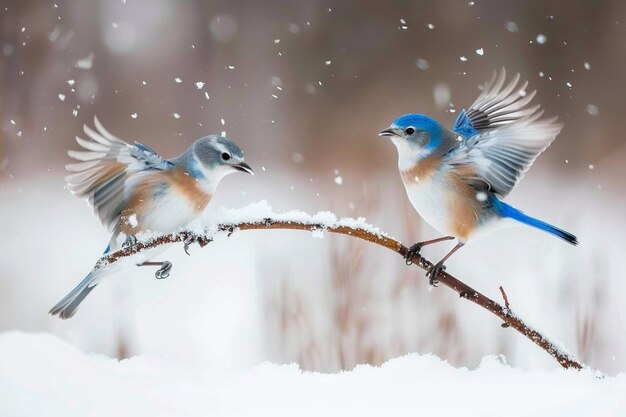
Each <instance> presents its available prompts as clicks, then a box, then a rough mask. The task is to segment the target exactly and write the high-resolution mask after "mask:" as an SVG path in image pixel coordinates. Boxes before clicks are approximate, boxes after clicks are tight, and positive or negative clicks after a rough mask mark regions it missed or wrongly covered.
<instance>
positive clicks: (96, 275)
mask: <svg viewBox="0 0 626 417" xmlns="http://www.w3.org/2000/svg"><path fill="white" fill-rule="evenodd" d="M94 125H95V130H94V129H92V128H90V127H89V126H87V125H84V126H83V130H84V133H85V135H86V136H87V138H88V139H82V138H80V137H76V141H77V142H78V145H80V147H81V148H83V149H82V150H80V151H75V150H70V151H68V155H69V156H70V157H71V158H73V159H74V160H76V161H77V162H75V163H72V164H69V165H67V166H66V169H67V171H69V172H70V174H69V175H68V176H67V177H66V182H67V188H68V189H69V190H70V192H71V193H72V194H74V195H76V196H78V197H81V198H86V199H87V200H88V201H89V204H90V205H91V206H92V207H93V211H94V213H95V214H96V215H97V217H98V218H99V219H100V221H101V222H102V224H103V225H104V226H105V227H107V229H108V230H109V232H111V239H110V241H109V244H108V246H107V247H106V249H105V251H104V253H103V256H104V255H106V254H109V253H113V252H115V251H117V250H119V249H121V248H125V247H129V246H132V245H134V244H136V242H137V235H138V234H139V233H142V232H157V233H161V234H167V233H173V232H175V231H177V230H179V229H180V228H182V227H184V226H186V225H187V224H189V223H190V222H191V221H193V220H194V219H196V218H197V217H198V216H199V215H200V214H201V213H202V212H203V211H204V209H205V208H206V207H207V205H208V204H209V202H210V201H211V198H212V196H213V195H214V193H215V191H216V188H217V186H218V184H219V182H220V181H221V180H222V178H224V177H225V176H226V175H228V174H231V173H235V172H245V173H248V174H252V175H254V172H253V170H252V168H251V167H250V165H248V164H247V163H246V162H245V161H244V156H243V151H242V150H241V148H240V147H239V146H237V145H236V144H235V143H234V142H233V141H232V140H230V139H228V138H227V137H225V136H220V135H209V136H205V137H202V138H200V139H198V140H196V141H195V142H194V143H193V144H192V145H191V146H190V147H189V148H188V149H187V150H186V151H185V152H183V153H182V154H180V155H179V156H177V157H174V158H171V159H165V158H163V157H161V156H160V155H159V154H158V153H156V151H154V150H153V149H152V148H150V147H148V146H146V145H143V144H141V143H139V142H134V143H133V144H130V143H128V142H126V141H124V140H122V139H120V138H118V137H116V136H114V135H113V134H111V133H110V132H109V131H107V130H106V129H105V128H104V127H103V126H102V124H101V123H100V121H99V120H98V118H97V117H94ZM156 252H159V250H157V251H153V252H152V253H151V255H152V256H154V255H155V254H156ZM139 265H140V266H160V268H159V269H158V270H157V272H156V273H155V275H156V277H157V278H159V279H162V278H167V277H168V276H169V273H170V270H171V268H172V264H171V263H170V262H168V261H164V262H150V261H145V262H143V263H141V264H139ZM108 274H110V269H107V268H94V269H93V270H92V271H91V272H90V273H89V274H88V275H87V276H86V277H85V278H84V279H83V280H82V281H81V282H80V283H79V284H78V285H77V286H76V287H75V288H74V289H73V290H72V291H70V292H69V293H68V294H67V295H66V296H65V297H63V299H62V300H61V301H59V302H58V303H57V304H56V305H55V306H54V307H53V308H52V309H51V310H50V312H49V313H50V314H52V315H54V316H57V315H58V316H59V317H60V318H62V319H69V318H71V317H72V316H74V314H75V313H76V310H77V308H78V306H79V305H80V304H81V302H82V301H83V300H84V299H85V297H86V296H87V295H88V294H89V293H90V292H91V291H92V290H93V289H94V288H95V287H96V285H98V284H99V283H100V282H101V281H102V279H103V278H104V277H106V275H108Z"/></svg>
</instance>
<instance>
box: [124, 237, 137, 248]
mask: <svg viewBox="0 0 626 417" xmlns="http://www.w3.org/2000/svg"><path fill="white" fill-rule="evenodd" d="M136 244H137V238H136V237H135V236H133V235H128V236H126V240H125V241H124V243H122V249H128V248H132V247H133V246H135V245H136Z"/></svg>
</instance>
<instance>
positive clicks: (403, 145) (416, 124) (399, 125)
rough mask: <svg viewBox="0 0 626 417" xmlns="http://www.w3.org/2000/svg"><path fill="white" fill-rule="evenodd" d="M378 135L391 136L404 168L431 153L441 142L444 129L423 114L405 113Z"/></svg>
mask: <svg viewBox="0 0 626 417" xmlns="http://www.w3.org/2000/svg"><path fill="white" fill-rule="evenodd" d="M379 135H380V136H387V137H389V138H391V140H392V141H393V143H394V145H396V148H398V156H399V164H400V165H401V168H406V167H409V166H412V165H413V164H414V163H415V162H416V161H418V160H420V159H422V158H424V157H426V156H428V155H430V154H432V152H433V151H434V150H435V149H437V148H438V147H439V146H440V145H441V144H442V137H443V135H444V129H443V127H442V126H441V125H440V124H439V123H438V122H437V121H436V120H434V119H432V118H430V117H428V116H425V115H423V114H405V115H404V116H400V117H398V118H397V119H396V120H394V121H393V123H392V124H391V126H389V127H388V128H387V129H385V130H383V131H382V132H380V133H379Z"/></svg>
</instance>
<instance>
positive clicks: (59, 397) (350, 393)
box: [0, 332, 626, 417]
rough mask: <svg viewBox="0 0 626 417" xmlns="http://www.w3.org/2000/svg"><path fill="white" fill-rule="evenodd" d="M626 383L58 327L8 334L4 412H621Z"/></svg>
mask: <svg viewBox="0 0 626 417" xmlns="http://www.w3.org/2000/svg"><path fill="white" fill-rule="evenodd" d="M217 343H219V341H217ZM625 389H626V375H625V374H619V375H617V376H614V377H602V376H601V375H599V374H598V373H595V372H593V371H590V370H584V371H581V372H577V371H572V370H569V371H566V370H562V369H556V370H551V371H542V370H536V371H521V370H520V369H516V368H512V367H510V366H508V365H506V364H503V363H502V360H501V359H500V358H499V357H495V356H489V357H485V358H483V360H482V362H481V363H480V365H479V366H478V367H477V368H476V369H474V370H468V369H466V368H454V367H452V366H451V365H449V364H447V363H446V362H444V361H442V360H441V359H439V358H438V357H436V356H433V355H417V354H410V355H407V356H404V357H400V358H395V359H392V360H390V361H388V362H386V363H384V364H383V365H382V366H380V367H373V366H369V365H361V366H357V367H356V368H355V369H354V370H353V371H350V372H340V373H335V374H320V373H314V372H305V371H302V370H300V369H299V368H298V366H297V365H295V364H289V365H276V364H271V363H268V362H264V363H260V364H257V365H255V366H252V367H249V368H247V369H244V370H241V371H238V372H215V371H211V370H209V369H206V368H202V367H192V366H188V367H185V366H181V365H179V364H174V363H172V362H169V361H167V360H165V359H162V358H160V357H158V356H147V355H146V356H136V357H133V358H130V359H126V360H122V361H118V360H116V359H111V358H108V357H106V356H104V355H95V354H89V353H83V352H82V351H80V350H78V349H77V348H75V347H73V346H71V345H70V344H68V343H67V342H65V341H63V340H61V339H59V338H57V337H55V336H52V335H48V334H41V333H40V334H28V333H21V332H5V333H2V334H0V412H1V414H2V415H6V416H12V417H29V416H40V415H42V413H43V414H45V415H46V416H50V417H55V416H63V417H72V416H83V415H89V416H113V415H132V416H136V417H141V416H172V415H177V416H182V415H185V416H207V415H211V416H222V415H228V416H250V415H272V416H294V415H298V416H322V415H323V416H350V415H358V416H380V415H394V416H404V415H406V416H415V415H428V414H430V413H433V412H434V413H436V415H442V416H452V415H463V416H496V415H507V416H522V415H524V416H526V415H533V416H550V417H553V416H568V417H576V416H588V415H594V416H612V415H624V412H626V396H624V395H622V394H623V392H624V390H625Z"/></svg>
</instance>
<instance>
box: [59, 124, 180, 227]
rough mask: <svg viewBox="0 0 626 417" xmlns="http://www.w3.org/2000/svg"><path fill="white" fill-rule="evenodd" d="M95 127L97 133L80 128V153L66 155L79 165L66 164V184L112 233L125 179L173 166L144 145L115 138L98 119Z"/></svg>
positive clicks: (119, 209) (125, 182)
mask: <svg viewBox="0 0 626 417" xmlns="http://www.w3.org/2000/svg"><path fill="white" fill-rule="evenodd" d="M94 125H95V127H96V130H93V129H92V128H90V127H89V126H87V125H85V126H83V130H84V132H85V134H86V135H87V138H88V139H82V138H79V137H77V138H76V142H77V143H78V145H80V147H81V148H82V150H80V151H73V150H71V151H69V152H68V155H69V156H70V157H72V158H73V159H75V160H77V161H79V162H76V163H72V164H68V165H66V169H67V171H68V172H69V173H70V174H69V175H68V176H67V177H66V181H67V185H68V189H69V190H70V191H71V192H72V193H73V194H75V195H77V196H79V197H83V198H86V199H87V200H88V201H89V204H90V205H91V206H92V207H93V209H94V212H95V214H96V215H97V216H98V217H99V218H100V221H102V223H103V224H104V225H105V226H107V227H108V228H109V230H111V229H113V228H114V227H115V224H116V223H117V220H118V217H119V214H120V213H121V211H122V210H123V208H124V204H125V198H126V195H128V193H127V189H126V188H127V187H128V186H129V185H128V183H127V180H128V178H130V177H131V176H133V175H134V174H137V173H139V172H143V171H151V170H167V169H169V168H171V167H172V163H171V162H169V161H167V160H165V159H163V158H162V157H161V156H159V155H158V154H157V153H156V152H155V151H153V150H152V149H150V148H148V147H147V146H145V145H141V144H138V143H135V144H134V145H131V144H129V143H127V142H125V141H123V140H122V139H120V138H118V137H116V136H114V135H113V134H111V133H110V132H109V131H108V130H106V129H105V128H104V127H103V126H102V124H101V123H100V121H99V120H98V119H97V118H94Z"/></svg>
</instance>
